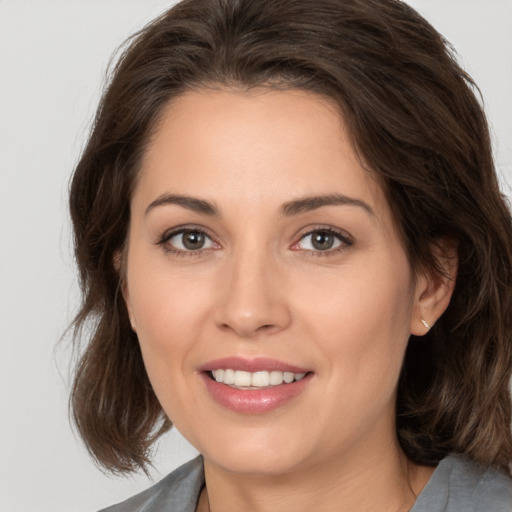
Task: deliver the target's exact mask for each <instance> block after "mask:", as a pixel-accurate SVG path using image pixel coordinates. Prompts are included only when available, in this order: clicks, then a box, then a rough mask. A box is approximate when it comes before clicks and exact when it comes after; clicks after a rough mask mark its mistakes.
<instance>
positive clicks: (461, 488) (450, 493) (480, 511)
mask: <svg viewBox="0 0 512 512" xmlns="http://www.w3.org/2000/svg"><path fill="white" fill-rule="evenodd" d="M203 486H204V473H203V460H202V458H201V457H197V458H196V459H193V460H191V461H190V462H187V463H186V464H184V465H183V466H181V467H180V468H178V469H177V470H176V471H173V472H172V473H171V474H169V475H167V476H166V477H165V478H164V479H163V480H160V482H158V483H157V484H155V485H153V486H152V487H150V488H149V489H147V490H146V491H144V492H142V493H140V494H137V495H136V496H133V497H132V498H130V499H128V500H126V501H124V502H123V503H119V504H118V505H114V506H112V507H109V508H106V509H104V510H103V511H101V512H195V510H196V505H197V501H198V499H199V494H200V493H201V490H202V488H203ZM410 512H512V479H511V478H509V477H507V476H505V475H504V474H502V473H500V472H498V471H496V470H494V469H490V468H485V467H482V466H480V465H479V464H476V463H475V462H472V461H471V460H469V459H467V458H466V457H463V456H460V455H450V456H449V457H446V458H445V459H444V460H442V461H441V462H440V464H439V466H438V467H437V469H436V470H435V471H434V473H433V475H432V477H431V478H430V480H429V482H428V483H427V485H426V486H425V488H424V489H423V491H422V492H421V494H420V495H419V496H418V499H417V500H416V503H415V505H414V506H413V507H412V509H411V510H410Z"/></svg>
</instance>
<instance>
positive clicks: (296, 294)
mask: <svg viewBox="0 0 512 512" xmlns="http://www.w3.org/2000/svg"><path fill="white" fill-rule="evenodd" d="M131 212H132V213H131V222H130V233H129V244H128V252H127V270H126V290H125V298H126V301H127V306H128V309H129V310H130V316H131V318H132V319H133V320H134V322H135V324H136V326H137V335H138V338H139V341H140V345H141V349H142V353H143V357H144V362H145V365H146V369H147V371H148V375H149V377H150V380H151V383H152V385H153V387H154V390H155V392H156V394H157V396H158V399H159V400H160V402H161V404H162V406H163V408H164V410H165V411H166V413H167V414H168V415H169V417H170V419H171V420H172V421H173V422H174V424H175V425H176V426H177V428H178V429H179V430H180V431H181V432H182V433H183V434H184V435H185V437H187V438H188V439H189V440H190V441H191V442H192V444H194V445H195V446H196V447H197V448H198V450H199V451H200V452H201V453H203V454H204V456H205V460H208V461H211V463H213V464H216V465H218V466H220V467H223V468H225V469H229V470H231V471H237V472H247V473H258V474H271V473H279V472H281V473H283V472H287V471H293V470H296V469H299V468H303V467H305V466H307V465H312V464H316V463H318V462H319V461H326V460H329V459H331V458H333V457H339V456H341V455H344V456H348V454H350V453H355V452H357V449H359V451H360V450H363V449H364V450H371V449H378V448H379V447H381V445H383V444H388V445H389V444H392V443H393V442H394V438H395V437H394V436H395V434H394V410H395V404H394V402H395V394H396V385H397V380H398V376H399V372H400V368H401V364H402V360H403V355H404V351H405V348H406V345H407V342H408V338H409V335H410V331H411V317H412V315H413V312H414V308H415V307H416V306H415V300H416V297H417V296H418V292H417V289H416V285H415V284H414V279H413V275H412V271H411V269H410V266H409V263H408V260H407V257H406V254H405V251H404V248H403V246H402V243H401V241H400V238H399V236H398V234H397V232H396V230H395V228H394V224H393V219H392V215H391V211H390V207H389V205H388V204H387V201H386V199H385V196H384V193H383V191H382V189H381V187H380V186H379V184H378V183H377V180H376V179H375V178H374V177H372V175H371V174H370V173H369V172H368V171H366V170H364V169H363V168H362V167H361V165H360V163H359V160H358V159H357V156H356V155H355V152H354V150H353V148H352V147H351V145H350V142H349V137H348V134H347V133H346V130H345V128H344V124H343V121H342V118H341V116H340V115H339V113H338V111H337V109H336V108H335V106H334V105H332V104H331V103H329V102H328V101H327V100H324V99H321V98H319V97H317V96H315V95H313V94H310V93H306V92H301V91H272V90H267V89H265V90H260V91H253V92H250V93H247V92H236V91H193V92H192V91H191V92H188V93H185V94H184V95H183V96H181V97H180V98H179V99H177V100H175V101H174V102H173V103H172V104H170V105H169V106H168V107H167V109H166V110H165V111H164V113H163V116H162V118H161V121H160V123H159V125H158V126H157V127H156V130H155V133H154V136H153V138H152V140H151V142H150V144H149V147H148V149H147V152H146V154H145V157H144V159H143V162H142V168H141V171H140V176H139V180H138V183H137V187H136V189H135V191H134V194H133V197H132V204H131ZM215 365H217V368H215ZM213 370H214V371H213ZM217 370H222V372H217ZM228 370H229V372H228ZM231 370H233V371H234V372H235V374H236V372H237V371H238V372H242V373H238V374H236V376H231ZM243 372H245V373H243ZM272 372H274V373H272ZM256 373H261V375H259V376H257V377H254V379H255V380H254V383H257V385H256V384H254V385H253V384H252V382H253V381H252V380H251V379H252V375H253V374H256ZM245 374H248V375H249V377H247V375H245ZM285 374H288V375H286V379H290V378H292V380H293V379H295V381H294V382H290V383H287V382H284V381H282V382H281V383H279V381H280V379H282V378H284V376H285ZM289 374H292V376H293V377H289ZM214 378H218V379H220V382H214V380H213V379H214ZM224 378H225V379H226V382H223V380H222V379H224ZM235 378H236V379H240V380H238V381H236V382H234V383H233V382H231V381H230V379H235ZM243 379H249V380H247V381H244V382H246V383H245V384H244V385H243V386H242V385H238V386H237V382H238V383H240V382H242V381H243ZM257 379H260V380H257ZM270 379H274V380H273V381H272V382H275V383H278V384H272V385H271V384H270ZM262 383H263V384H262ZM258 386H261V388H260V389H255V388H257V387H258ZM286 386H288V387H286ZM248 388H249V389H248ZM251 393H252V394H251Z"/></svg>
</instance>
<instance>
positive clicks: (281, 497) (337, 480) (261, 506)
mask: <svg viewBox="0 0 512 512" xmlns="http://www.w3.org/2000/svg"><path fill="white" fill-rule="evenodd" d="M371 448H372V447H369V449H367V450H365V451H366V453H365V454H364V456H361V453H360V452H359V454H358V456H357V457H355V456H354V455H351V454H344V456H339V455H338V456H334V457H333V458H332V460H329V461H327V463H326V462H325V461H324V462H323V463H322V464H321V465H313V466H307V465H304V466H303V467H299V468H297V469H296V470H295V471H290V472H289V473H287V474H285V475H240V474H234V473H232V472H229V471H226V470H224V469H222V468H220V467H219V466H217V465H215V464H214V463H212V462H211V461H208V459H205V478H206V487H205V490H204V492H203V494H202V495H201V498H200V501H199V505H198V509H197V510H198V512H225V511H228V510H243V511H244V512H282V511H283V510H294V512H309V511H311V510H315V511H316V512H332V510H336V511H339V512H345V511H347V512H348V511H350V512H366V511H368V510H386V511H390V512H391V511H392V512H395V511H396V512H405V511H408V510H409V509H410V508H411V507H412V506H413V505H414V502H415V501H416V497H417V495H418V494H419V493H420V492H421V490H422V489H423V487H424V486H425V485H426V483H427V481H428V479H429V478H430V476H431V475H432V472H433V471H434V470H433V468H427V467H423V466H417V465H415V464H413V463H412V462H410V461H409V460H408V459H407V458H406V457H405V455H404V454H403V452H402V451H401V450H400V448H399V447H398V445H397V444H396V443H393V444H392V446H390V449H389V450H388V453H386V454H384V453H382V451H380V452H375V451H374V452H372V450H371Z"/></svg>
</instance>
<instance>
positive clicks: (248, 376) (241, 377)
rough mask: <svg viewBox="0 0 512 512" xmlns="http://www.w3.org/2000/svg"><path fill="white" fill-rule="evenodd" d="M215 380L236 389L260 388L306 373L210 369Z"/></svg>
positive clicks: (278, 384) (294, 380)
mask: <svg viewBox="0 0 512 512" xmlns="http://www.w3.org/2000/svg"><path fill="white" fill-rule="evenodd" d="M211 374H212V378H213V379H215V381H216V382H219V383H221V384H226V385H228V386H231V387H233V388H236V389H244V390H250V389H261V388H268V387H272V386H280V385H281V384H283V382H284V383H285V384H291V383H292V382H298V381H300V380H302V379H303V378H304V376H305V375H306V373H293V372H283V371H278V370H272V371H257V372H247V371H243V370H232V369H222V368H220V369H218V370H211Z"/></svg>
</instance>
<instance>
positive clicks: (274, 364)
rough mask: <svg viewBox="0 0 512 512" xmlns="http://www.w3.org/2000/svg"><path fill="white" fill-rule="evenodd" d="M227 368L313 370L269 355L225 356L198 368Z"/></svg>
mask: <svg viewBox="0 0 512 512" xmlns="http://www.w3.org/2000/svg"><path fill="white" fill-rule="evenodd" d="M227 369H232V370H242V371H245V372H251V373H253V372H258V371H265V370H266V371H269V372H271V371H281V372H292V373H308V372H310V371H311V368H301V367H299V366H294V365H291V364H289V363H285V362H283V361H279V360H277V359H271V358H268V357H255V358H251V359H246V358H243V357H224V358H222V359H215V360H214V361H208V362H207V363H205V364H203V365H201V366H200V367H199V368H198V370H199V371H200V372H208V371H212V370H227Z"/></svg>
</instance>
